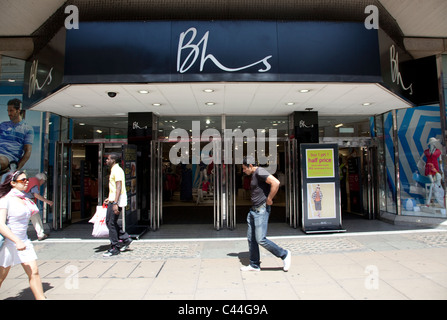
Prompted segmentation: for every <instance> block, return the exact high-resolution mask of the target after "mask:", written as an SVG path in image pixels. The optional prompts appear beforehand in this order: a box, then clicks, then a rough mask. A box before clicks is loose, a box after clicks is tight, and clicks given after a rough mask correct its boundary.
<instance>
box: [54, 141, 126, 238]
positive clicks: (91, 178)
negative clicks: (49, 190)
mask: <svg viewBox="0 0 447 320" xmlns="http://www.w3.org/2000/svg"><path fill="white" fill-rule="evenodd" d="M54 150H55V153H54V157H55V159H53V161H54V164H55V165H54V169H53V174H52V175H51V178H52V185H53V194H54V205H53V207H52V212H51V218H52V225H53V229H54V230H58V229H61V228H63V227H64V226H66V225H69V224H73V223H87V222H88V221H89V220H90V219H91V217H92V216H93V215H94V214H95V212H96V206H97V205H101V204H102V202H103V200H104V195H107V194H108V175H109V170H108V168H107V167H106V165H105V159H106V155H108V154H109V153H111V152H118V153H121V152H122V144H121V143H116V144H113V143H110V144H104V143H64V142H57V143H56V144H55V148H54Z"/></svg>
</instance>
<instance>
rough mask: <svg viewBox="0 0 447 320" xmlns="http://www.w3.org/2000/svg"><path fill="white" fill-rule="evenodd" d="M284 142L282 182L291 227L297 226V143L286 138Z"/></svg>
mask: <svg viewBox="0 0 447 320" xmlns="http://www.w3.org/2000/svg"><path fill="white" fill-rule="evenodd" d="M283 143H284V151H285V152H284V171H285V173H284V178H285V179H284V180H285V181H284V184H285V194H286V219H287V220H288V221H289V225H290V226H291V227H293V228H298V226H299V212H300V210H299V208H298V205H299V202H298V192H300V190H298V186H299V183H298V171H299V167H298V161H299V158H298V144H297V141H296V140H295V139H292V140H290V139H287V140H286V141H284V142H283Z"/></svg>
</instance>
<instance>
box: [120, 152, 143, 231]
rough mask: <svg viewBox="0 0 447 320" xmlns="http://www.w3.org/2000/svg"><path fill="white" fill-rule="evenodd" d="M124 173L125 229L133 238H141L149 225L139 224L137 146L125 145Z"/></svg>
mask: <svg viewBox="0 0 447 320" xmlns="http://www.w3.org/2000/svg"><path fill="white" fill-rule="evenodd" d="M123 155H124V157H123V162H124V173H125V175H126V192H127V207H126V208H125V209H123V230H125V231H126V232H127V233H128V234H129V236H130V237H131V238H135V239H137V240H138V239H140V237H141V236H142V235H143V234H144V233H145V232H146V231H147V227H145V226H139V225H138V220H139V217H138V209H137V167H136V166H137V147H136V146H135V145H124V146H123Z"/></svg>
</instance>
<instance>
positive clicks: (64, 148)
mask: <svg viewBox="0 0 447 320" xmlns="http://www.w3.org/2000/svg"><path fill="white" fill-rule="evenodd" d="M55 150H56V152H55V153H54V163H55V167H54V172H55V174H54V175H53V194H54V202H55V203H54V205H53V208H52V215H53V229H54V230H58V229H62V227H63V225H64V224H67V223H70V222H71V197H72V190H71V187H70V186H71V183H70V182H71V175H72V170H71V167H72V166H71V162H72V145H71V144H70V143H64V142H56V143H55Z"/></svg>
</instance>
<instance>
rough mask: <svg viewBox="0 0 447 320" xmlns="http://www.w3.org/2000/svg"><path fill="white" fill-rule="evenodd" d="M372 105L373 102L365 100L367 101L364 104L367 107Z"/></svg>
mask: <svg viewBox="0 0 447 320" xmlns="http://www.w3.org/2000/svg"><path fill="white" fill-rule="evenodd" d="M370 105H372V103H371V102H365V103H364V104H363V106H365V107H367V106H370Z"/></svg>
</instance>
